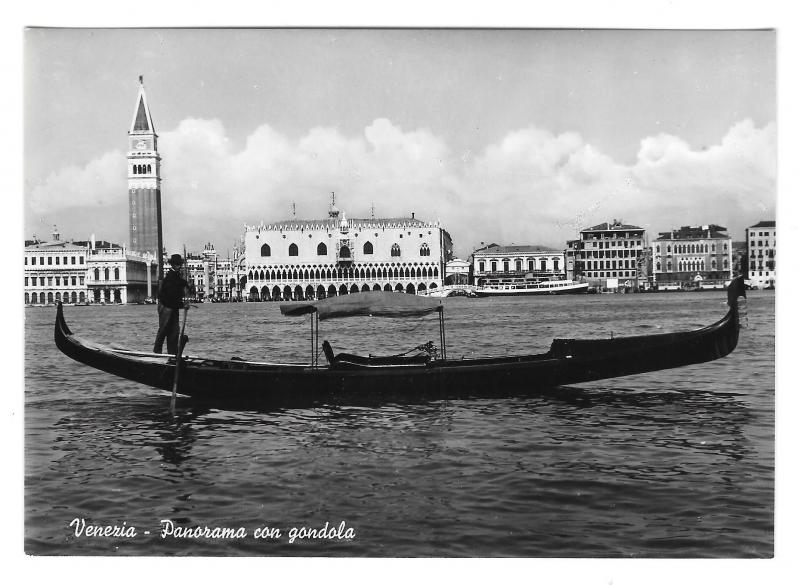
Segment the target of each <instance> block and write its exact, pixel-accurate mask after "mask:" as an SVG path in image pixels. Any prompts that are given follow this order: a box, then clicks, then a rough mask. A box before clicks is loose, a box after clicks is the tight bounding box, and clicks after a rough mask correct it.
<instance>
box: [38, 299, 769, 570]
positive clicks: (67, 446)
mask: <svg viewBox="0 0 800 585" xmlns="http://www.w3.org/2000/svg"><path fill="white" fill-rule="evenodd" d="M749 295H750V298H749V302H748V304H749V318H748V321H749V328H748V329H746V330H743V331H742V335H741V338H740V342H739V347H738V348H737V350H736V351H735V352H734V353H733V354H732V355H731V356H728V357H727V358H725V359H722V360H718V361H716V362H712V363H709V364H703V365H697V366H690V367H686V368H682V369H677V370H671V371H665V372H657V373H652V374H646V375H639V376H631V377H627V378H619V379H615V380H607V381H602V382H595V383H590V384H583V385H580V386H573V387H568V388H559V389H556V390H554V391H551V392H547V393H543V394H539V395H536V396H531V397H527V398H509V399H502V400H471V401H450V402H432V403H424V404H413V405H392V404H387V405H385V406H382V407H373V408H361V407H326V408H314V409H305V410H286V411H278V412H241V411H221V410H208V409H201V408H199V407H197V406H195V405H193V404H192V402H191V401H190V400H189V399H179V400H178V413H177V415H176V416H175V417H172V416H171V415H170V414H169V394H167V393H162V392H159V391H157V390H154V389H150V388H147V387H144V386H139V385H136V384H134V383H132V382H127V381H125V380H120V379H116V378H114V377H112V376H110V375H107V374H104V373H102V372H98V371H94V370H92V369H90V368H88V367H86V366H83V365H81V364H78V363H77V362H73V361H72V360H70V359H69V358H67V357H66V356H63V355H62V354H60V353H59V352H58V350H57V349H56V347H55V345H54V344H53V341H52V328H53V320H54V317H55V309H53V308H29V309H26V312H25V320H26V324H25V375H26V381H25V382H26V383H25V397H26V412H25V420H26V428H25V437H26V444H25V453H26V457H25V475H26V477H25V518H26V526H25V542H26V551H27V552H28V553H32V554H46V555H66V554H69V555H76V554H77V555H113V554H122V555H281V556H286V555H304V556H314V555H328V556H525V557H631V556H633V557H770V556H772V553H773V525H774V520H773V488H774V365H775V357H774V347H775V341H774V330H775V319H774V315H775V310H774V294H773V293H770V292H762V291H752V292H750V293H749ZM445 302H446V319H447V341H448V355H449V356H450V357H458V356H460V355H465V356H473V355H505V354H507V353H508V354H514V353H532V352H536V351H545V350H546V349H547V347H548V346H549V343H550V340H551V339H552V338H553V337H557V336H567V337H574V336H581V337H606V336H609V335H611V334H613V335H614V336H617V335H629V334H646V333H654V332H662V331H670V330H679V329H687V328H694V327H699V326H702V325H706V324H709V323H711V322H713V321H715V320H716V319H717V318H719V317H720V316H721V315H722V314H723V313H724V311H725V306H724V302H723V294H721V293H719V292H704V293H675V294H668V293H662V294H650V295H647V294H643V295H588V296H581V297H552V298H513V299H447V300H446V301H445ZM65 314H66V318H67V322H68V323H69V324H70V326H71V327H72V329H73V331H75V332H76V333H78V334H79V335H82V336H85V337H88V338H91V339H96V340H102V341H105V342H111V343H117V344H121V345H124V346H129V347H133V348H141V349H147V348H149V347H150V346H151V345H152V337H153V335H154V333H155V328H156V324H157V317H156V312H155V308H154V307H152V306H107V307H67V308H65ZM308 329H309V323H308V320H307V319H305V320H304V319H294V320H292V319H287V318H284V317H281V316H280V314H279V310H278V305H277V304H273V303H247V304H233V305H222V304H220V305H211V304H205V305H201V306H200V307H199V308H198V309H196V310H193V311H190V313H189V322H188V325H187V333H188V334H189V335H190V338H191V341H190V343H189V347H188V349H187V353H190V354H193V355H212V356H216V357H230V356H232V355H237V356H239V357H242V358H245V359H246V358H250V359H269V360H273V361H276V360H291V361H304V360H306V359H307V355H308V351H309V346H310V341H309V338H308ZM321 337H323V338H326V339H329V340H330V341H331V343H332V344H333V347H334V348H335V349H336V350H337V351H355V352H358V351H371V352H373V353H380V351H382V350H384V351H390V352H392V353H394V352H397V351H400V350H403V349H409V348H411V347H413V346H415V345H417V344H419V343H421V342H424V341H427V340H428V339H432V340H434V341H438V326H437V321H436V318H435V317H432V318H428V319H423V320H421V321H414V322H413V323H412V322H399V321H394V320H384V321H370V320H368V319H361V318H358V319H349V320H342V321H339V322H326V323H323V324H322V326H321ZM75 518H79V519H84V520H85V521H86V522H87V523H88V524H90V525H103V526H105V525H118V526H123V523H125V524H124V526H125V527H126V528H129V527H131V526H134V527H135V528H136V531H137V535H136V536H135V537H133V538H114V537H87V536H85V535H81V536H76V535H75V530H74V529H73V528H72V527H70V525H69V524H70V522H71V521H72V520H73V519H75ZM167 519H169V520H171V521H172V522H173V524H174V525H175V526H179V527H197V526H200V527H203V526H207V527H209V529H213V528H215V527H219V528H221V527H229V528H234V529H236V528H239V527H242V528H244V529H245V531H246V532H247V536H246V537H245V538H242V539H214V538H175V537H172V536H170V537H167V538H161V536H160V533H159V530H160V528H161V523H160V522H161V520H167ZM326 522H327V523H328V526H329V527H331V526H335V527H336V528H339V527H340V526H341V522H345V526H344V527H343V529H342V530H341V532H340V533H339V534H341V535H342V536H345V535H346V529H347V528H352V530H353V531H354V537H353V538H350V539H345V538H342V539H338V538H334V539H330V538H327V539H308V538H306V539H302V538H299V537H298V538H296V539H295V540H294V542H292V543H290V542H289V537H290V530H291V529H292V528H296V529H300V528H302V527H306V528H309V529H312V528H315V529H321V528H323V527H324V526H325V524H326ZM265 526H268V527H271V528H276V529H278V530H280V532H281V535H280V538H277V537H276V538H271V539H256V538H254V530H255V529H256V528H260V527H265ZM145 531H149V532H150V534H149V535H148V534H145ZM273 535H275V533H273ZM295 536H298V535H297V534H296V535H295Z"/></svg>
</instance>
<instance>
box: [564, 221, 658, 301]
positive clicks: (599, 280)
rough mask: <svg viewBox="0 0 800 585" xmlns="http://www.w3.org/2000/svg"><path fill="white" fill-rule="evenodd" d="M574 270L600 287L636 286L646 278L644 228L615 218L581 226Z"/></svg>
mask: <svg viewBox="0 0 800 585" xmlns="http://www.w3.org/2000/svg"><path fill="white" fill-rule="evenodd" d="M573 246H574V247H573V255H574V257H575V261H574V262H575V268H574V270H576V271H579V274H582V275H583V276H584V277H585V278H586V279H587V280H589V282H590V283H592V284H594V285H595V286H599V287H601V288H617V287H619V286H624V287H633V288H637V289H638V288H639V285H640V284H643V283H644V282H645V281H646V280H647V254H646V253H645V250H646V244H645V230H644V228H641V227H638V226H635V225H629V224H623V223H622V222H621V221H617V220H616V219H614V220H612V221H610V222H604V223H601V224H598V225H596V226H593V227H590V228H586V229H584V230H581V233H580V238H579V241H577V242H575V241H574V240H573Z"/></svg>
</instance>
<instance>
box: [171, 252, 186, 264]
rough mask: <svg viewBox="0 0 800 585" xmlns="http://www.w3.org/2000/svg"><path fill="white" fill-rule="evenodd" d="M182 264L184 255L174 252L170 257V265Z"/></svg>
mask: <svg viewBox="0 0 800 585" xmlns="http://www.w3.org/2000/svg"><path fill="white" fill-rule="evenodd" d="M181 264H183V256H181V255H180V254H173V255H172V256H170V257H169V265H170V266H180V265H181Z"/></svg>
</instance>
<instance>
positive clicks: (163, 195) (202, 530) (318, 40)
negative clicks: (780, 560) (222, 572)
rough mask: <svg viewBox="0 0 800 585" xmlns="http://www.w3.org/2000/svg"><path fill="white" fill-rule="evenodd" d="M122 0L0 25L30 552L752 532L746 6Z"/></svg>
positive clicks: (766, 300)
mask: <svg viewBox="0 0 800 585" xmlns="http://www.w3.org/2000/svg"><path fill="white" fill-rule="evenodd" d="M138 22H139V21H136V24H135V25H132V26H113V27H106V26H38V25H37V23H36V21H35V20H32V21H30V22H28V23H25V27H24V30H23V31H22V33H21V35H22V40H23V55H22V68H21V69H22V86H23V103H22V105H23V112H22V113H21V115H22V125H23V137H24V147H23V160H22V162H23V169H22V173H23V185H22V187H23V189H22V193H21V194H19V195H17V194H12V195H11V197H12V198H18V199H19V200H20V207H21V211H22V217H21V218H20V219H19V220H18V222H19V223H20V224H21V230H22V232H23V234H24V255H23V256H24V260H23V261H24V300H23V298H22V295H20V296H19V298H17V299H13V297H12V298H11V300H10V301H9V302H10V303H11V304H12V305H13V306H14V307H18V308H19V310H20V311H21V312H22V321H21V322H22V324H23V328H24V347H23V349H22V355H21V356H20V361H21V362H22V364H23V366H22V367H23V369H24V373H23V376H24V380H23V384H24V399H23V400H22V401H21V403H22V404H21V405H20V408H22V409H23V410H24V413H20V416H22V418H23V419H24V420H23V426H24V430H23V443H24V444H23V445H22V448H21V450H22V451H23V455H22V457H23V461H22V463H21V466H22V468H23V471H24V478H23V481H22V482H21V483H23V484H24V487H23V488H22V491H23V497H24V511H23V514H22V515H23V522H24V543H23V549H24V555H25V556H26V557H27V558H28V559H41V558H42V557H84V558H85V557H91V558H98V557H159V558H164V557H191V558H198V557H262V558H263V557H268V558H274V559H276V560H277V559H278V558H283V557H290V558H294V557H314V558H324V559H330V558H336V559H342V558H345V559H364V558H370V559H451V560H452V559H466V558H469V559H474V558H480V559H487V558H489V559H498V558H503V559H509V558H511V559H562V560H565V559H566V560H565V561H564V562H566V563H569V559H574V560H578V559H615V560H622V559H640V560H643V559H644V560H659V561H677V560H680V559H683V560H687V559H688V560H699V559H716V560H744V559H748V560H759V559H760V560H767V561H772V560H773V559H774V558H775V555H776V533H775V529H776V522H779V521H778V520H777V518H776V420H775V419H776V298H777V296H778V295H779V294H780V293H778V290H781V289H782V290H781V292H786V291H787V290H788V282H787V281H786V280H785V279H783V276H784V275H785V274H787V272H790V271H791V261H785V262H782V263H781V264H780V266H781V268H780V274H781V277H782V278H781V282H778V280H779V279H778V273H779V269H778V259H777V256H778V254H777V250H778V247H779V245H778V242H780V245H781V246H788V245H789V243H790V241H791V240H790V238H791V237H792V236H791V235H790V231H791V233H792V234H793V233H795V231H796V224H794V223H791V222H790V221H787V220H786V218H787V217H788V216H786V215H783V214H779V212H778V211H779V201H778V200H779V198H778V101H779V100H778V85H779V84H778V59H779V55H783V54H782V53H780V52H779V49H778V47H779V38H780V31H779V27H778V28H776V27H775V26H774V25H778V24H779V23H774V22H773V23H772V24H773V26H767V27H765V26H761V23H760V22H759V23H754V25H753V26H749V27H748V26H738V27H728V28H708V27H691V26H684V27H665V28H660V27H653V26H648V27H645V28H641V27H615V26H601V27H592V28H586V27H581V26H565V27H559V28H553V27H546V26H542V27H539V26H535V25H533V24H531V25H530V26H527V25H526V26H524V27H519V28H515V27H509V26H501V27H496V26H476V25H472V26H405V25H404V26H377V25H376V26H361V25H359V26H349V25H348V24H347V23H346V22H345V21H341V23H340V24H338V25H327V26H317V25H313V24H309V25H306V26H299V25H298V26H283V25H271V26H262V25H260V24H256V23H250V24H248V26H241V24H240V25H239V26H213V27H198V26H188V25H185V26H157V25H148V26H142V25H139V24H138ZM245 24H246V23H245ZM784 56H785V55H784ZM781 160H782V163H785V164H787V165H791V164H792V163H791V161H787V160H786V159H785V158H784V159H781ZM779 216H780V217H779ZM784 222H786V223H784ZM778 224H781V225H780V227H781V234H782V235H785V236H786V237H781V238H780V239H779V238H778ZM784 227H785V230H786V231H785V232H784ZM19 243H21V242H17V244H19ZM784 257H785V255H784ZM784 287H785V288H784ZM786 294H788V295H791V292H788V293H786ZM18 312H19V311H18ZM597 576H598V577H602V578H603V579H604V580H603V582H611V581H613V574H611V573H608V574H603V575H597ZM651 577H652V575H651ZM647 582H654V581H652V580H649V581H647ZM687 582H689V581H687ZM704 582H706V583H708V582H716V581H714V580H712V579H706V580H705V581H704Z"/></svg>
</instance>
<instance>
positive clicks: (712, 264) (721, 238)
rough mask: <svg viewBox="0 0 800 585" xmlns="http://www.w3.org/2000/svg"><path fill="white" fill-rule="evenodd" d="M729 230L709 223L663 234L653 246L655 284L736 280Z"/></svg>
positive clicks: (661, 233)
mask: <svg viewBox="0 0 800 585" xmlns="http://www.w3.org/2000/svg"><path fill="white" fill-rule="evenodd" d="M726 230H727V228H724V227H722V226H719V225H715V224H710V225H703V226H682V227H681V228H679V229H675V230H671V231H669V232H660V233H659V235H658V238H657V239H656V240H655V241H653V243H652V254H653V276H654V279H655V283H656V284H659V283H666V282H672V283H680V284H682V285H689V284H691V283H700V282H703V281H729V280H730V279H731V278H733V242H732V240H731V237H730V236H729V235H728V234H726V233H725V232H726Z"/></svg>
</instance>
